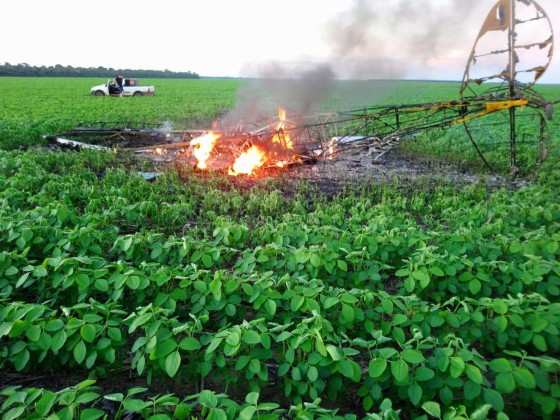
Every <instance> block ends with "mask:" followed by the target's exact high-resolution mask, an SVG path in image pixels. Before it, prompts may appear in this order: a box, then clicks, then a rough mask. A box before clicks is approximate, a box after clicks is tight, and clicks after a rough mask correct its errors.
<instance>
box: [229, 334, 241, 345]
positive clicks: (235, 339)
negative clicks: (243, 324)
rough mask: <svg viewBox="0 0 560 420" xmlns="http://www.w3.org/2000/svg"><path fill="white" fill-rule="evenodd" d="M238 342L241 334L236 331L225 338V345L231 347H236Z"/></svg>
mask: <svg viewBox="0 0 560 420" xmlns="http://www.w3.org/2000/svg"><path fill="white" fill-rule="evenodd" d="M240 341H241V334H239V333H238V332H237V331H232V332H231V333H229V335H228V336H227V337H226V343H227V344H229V345H230V346H233V347H235V346H238V345H239V342H240Z"/></svg>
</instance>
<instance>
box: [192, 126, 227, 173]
mask: <svg viewBox="0 0 560 420" xmlns="http://www.w3.org/2000/svg"><path fill="white" fill-rule="evenodd" d="M219 138H220V135H219V134H216V133H213V132H212V131H209V132H208V133H206V134H204V135H202V136H200V137H197V138H195V139H192V140H191V146H192V147H193V148H194V150H193V155H194V157H195V158H196V161H197V164H196V167H197V168H198V169H206V168H207V167H208V165H207V163H206V162H207V161H208V159H209V158H210V154H211V153H212V150H214V146H215V145H216V141H217V140H218V139H219Z"/></svg>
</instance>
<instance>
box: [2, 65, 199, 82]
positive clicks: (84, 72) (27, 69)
mask: <svg viewBox="0 0 560 420" xmlns="http://www.w3.org/2000/svg"><path fill="white" fill-rule="evenodd" d="M116 74H122V75H124V76H126V77H138V78H148V79H150V78H154V79H199V78H200V76H199V75H198V74H197V73H194V72H192V71H181V72H176V71H171V70H133V69H113V68H107V67H73V66H62V65H60V64H57V65H55V66H31V65H29V64H27V63H21V64H10V63H4V64H0V76H34V77H114V76H115V75H116Z"/></svg>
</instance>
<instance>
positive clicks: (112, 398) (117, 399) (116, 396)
mask: <svg viewBox="0 0 560 420" xmlns="http://www.w3.org/2000/svg"><path fill="white" fill-rule="evenodd" d="M103 398H105V399H106V400H109V401H115V402H122V400H123V399H124V395H123V394H121V393H120V392H117V393H115V394H108V395H105V396H104V397H103Z"/></svg>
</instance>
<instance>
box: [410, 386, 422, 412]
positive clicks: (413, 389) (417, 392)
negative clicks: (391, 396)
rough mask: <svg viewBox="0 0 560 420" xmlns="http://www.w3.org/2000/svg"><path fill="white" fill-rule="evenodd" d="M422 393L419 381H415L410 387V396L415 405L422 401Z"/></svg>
mask: <svg viewBox="0 0 560 420" xmlns="http://www.w3.org/2000/svg"><path fill="white" fill-rule="evenodd" d="M422 394H423V392H422V387H421V386H420V385H418V383H416V382H414V383H413V384H412V385H411V386H409V387H408V398H409V399H410V402H411V403H412V404H413V405H415V406H417V405H418V404H419V403H420V401H421V400H422Z"/></svg>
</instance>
